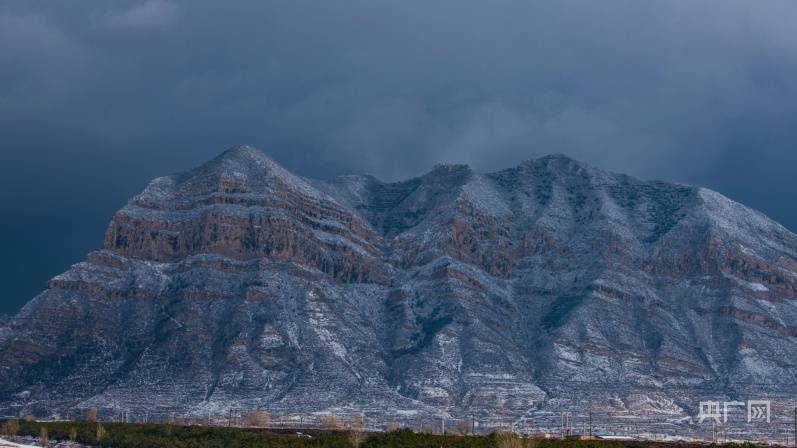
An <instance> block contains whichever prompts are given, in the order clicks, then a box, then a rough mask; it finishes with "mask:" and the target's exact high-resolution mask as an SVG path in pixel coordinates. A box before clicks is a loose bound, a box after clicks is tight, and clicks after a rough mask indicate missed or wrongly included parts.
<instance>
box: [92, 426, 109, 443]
mask: <svg viewBox="0 0 797 448" xmlns="http://www.w3.org/2000/svg"><path fill="white" fill-rule="evenodd" d="M107 434H108V433H107V431H105V427H104V426H102V425H101V424H99V423H98V424H97V432H96V433H95V437H94V439H95V440H96V441H97V442H99V441H101V440H102V439H104V438H105V436H106V435H107Z"/></svg>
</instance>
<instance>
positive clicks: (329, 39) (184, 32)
mask: <svg viewBox="0 0 797 448" xmlns="http://www.w3.org/2000/svg"><path fill="white" fill-rule="evenodd" d="M795 23H797V2H794V1H787V0H784V1H778V0H767V1H751V0H716V1H699V0H690V1H680V0H679V1H672V2H666V1H640V0H629V1H609V0H601V1H589V0H582V1H577V2H576V1H568V0H552V1H545V2H538V1H520V0H518V1H504V0H490V1H479V2H476V1H470V0H457V1H445V0H422V1H408V0H402V1H390V2H386V1H385V2H383V1H378V0H363V1H321V0H312V1H303V0H290V1H251V2H250V1H232V0H225V1H217V2H209V1H204V0H191V1H169V0H146V1H114V2H108V1H90V0H80V1H78V0H75V1H52V0H47V1H35V0H20V1H16V0H3V1H2V2H0V210H2V214H3V215H2V218H3V219H2V220H0V247H2V250H3V256H2V257H0V260H1V261H0V284H2V286H3V289H2V291H0V312H6V313H9V312H13V311H15V310H16V309H17V308H18V307H19V306H21V304H22V303H24V302H25V301H27V300H28V299H30V298H31V297H33V296H34V295H35V294H36V293H37V292H38V291H40V290H41V289H42V288H43V286H44V282H45V281H46V280H47V279H48V278H50V277H52V276H53V275H55V274H57V273H59V272H61V271H63V270H65V269H66V268H67V267H68V266H69V265H70V264H72V263H74V262H77V261H80V260H81V259H83V258H84V257H85V254H86V253H87V252H88V251H90V250H92V249H94V248H96V247H98V246H99V245H100V242H101V240H102V234H103V232H104V230H105V227H106V225H107V224H108V222H109V220H110V218H111V215H112V214H113V212H114V211H115V210H116V209H118V208H120V207H121V206H122V205H123V204H124V203H125V201H126V200H127V198H128V197H130V196H131V195H133V194H135V193H137V192H138V191H140V190H141V189H142V188H143V187H144V185H145V184H146V183H147V181H148V180H149V179H151V178H153V177H156V176H159V175H163V174H168V173H172V172H176V171H181V170H185V169H188V168H191V167H193V166H195V165H197V164H199V163H201V162H203V161H205V160H207V159H209V158H211V157H213V156H214V155H216V154H217V153H219V152H221V151H222V150H223V149H225V148H227V147H230V146H232V145H235V144H239V143H246V144H250V145H253V146H256V147H259V148H261V149H263V150H264V151H266V152H267V153H268V154H270V155H271V156H272V157H273V158H274V159H276V160H277V161H279V162H281V163H282V164H283V165H285V166H286V167H287V168H289V169H291V170H292V171H294V172H296V173H298V174H301V175H305V176H310V177H320V178H327V177H331V176H334V175H336V174H342V173H362V172H368V173H371V174H374V175H376V176H378V177H381V178H383V179H386V180H391V179H400V178H406V177H409V176H414V175H418V174H422V173H424V172H425V171H427V170H429V168H430V167H431V166H432V165H433V164H434V163H436V162H458V163H468V164H470V165H472V166H473V167H474V168H476V169H477V170H481V171H489V170H493V169H496V168H503V167H509V166H512V165H514V164H516V163H518V162H519V161H522V160H526V159H530V158H536V157H539V156H541V155H545V154H549V153H564V154H567V155H570V156H572V157H575V158H578V159H581V160H583V161H585V162H588V163H591V164H594V165H597V166H600V167H602V168H606V169H610V170H613V171H620V172H626V173H629V174H632V175H635V176H638V177H642V178H647V179H651V178H655V179H664V180H671V181H678V182H685V183H690V184H696V185H703V186H708V187H710V188H713V189H715V190H718V191H720V192H722V193H723V194H725V195H727V196H730V197H731V198H733V199H735V200H738V201H741V202H743V203H745V204H747V205H750V206H752V207H754V208H757V209H759V210H762V211H763V212H765V213H767V214H768V215H770V216H771V217H773V218H774V219H776V220H778V221H780V222H781V223H783V224H784V225H786V226H787V227H789V228H790V229H792V230H796V229H797V207H795V204H794V197H795V193H797V181H795V178H794V170H795V167H797V81H795V80H797V26H795Z"/></svg>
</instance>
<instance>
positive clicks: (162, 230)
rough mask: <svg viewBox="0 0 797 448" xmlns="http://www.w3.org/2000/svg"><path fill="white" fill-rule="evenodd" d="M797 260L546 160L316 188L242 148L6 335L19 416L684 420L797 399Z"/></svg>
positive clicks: (152, 192) (7, 382) (735, 225)
mask: <svg viewBox="0 0 797 448" xmlns="http://www.w3.org/2000/svg"><path fill="white" fill-rule="evenodd" d="M795 304H797V236H795V235H794V234H792V233H790V232H789V231H788V230H786V229H785V228H783V227H782V226H780V225H778V224H777V223H775V222H773V221H771V220H769V219H767V218H766V217H765V216H763V215H762V214H760V213H758V212H756V211H753V210H751V209H749V208H746V207H744V206H742V205H740V204H738V203H735V202H733V201H731V200H729V199H727V198H725V197H723V196H722V195H720V194H718V193H716V192H713V191H710V190H706V189H702V188H694V187H689V186H683V185H673V184H667V183H662V182H643V181H639V180H637V179H634V178H631V177H628V176H624V175H618V174H613V173H608V172H604V171H601V170H598V169H595V168H591V167H589V166H586V165H584V164H582V163H579V162H577V161H574V160H571V159H568V158H566V157H563V156H549V157H544V158H541V159H538V160H532V161H529V162H525V163H523V164H521V165H519V166H517V167H514V168H510V169H506V170H503V171H499V172H496V173H490V174H479V173H475V172H473V171H472V170H471V169H470V168H468V167H467V166H460V165H441V166H437V167H435V168H434V169H433V170H432V171H431V172H429V173H428V174H426V175H424V176H421V177H419V178H415V179H411V180H408V181H404V182H397V183H385V182H381V181H379V180H377V179H374V178H372V177H368V176H343V177H340V178H336V179H333V180H330V181H313V180H308V179H303V178H300V177H298V176H295V175H293V174H291V173H289V172H287V171H286V170H285V169H283V168H282V167H280V166H279V165H278V164H276V163H275V162H274V161H272V160H271V159H269V158H268V157H266V156H265V155H264V154H263V153H261V152H260V151H258V150H255V149H252V148H249V147H237V148H233V149H231V150H228V151H226V152H224V153H223V154H222V155H220V156H219V157H217V158H216V159H214V160H212V161H210V162H208V163H206V164H205V165H203V166H201V167H199V168H197V169H195V170H192V171H189V172H186V173H184V174H180V175H175V176H168V177H162V178H158V179H155V180H154V181H152V182H151V183H150V185H149V186H147V188H146V189H145V190H144V192H143V193H142V194H140V195H139V196H136V197H134V198H133V199H132V200H130V202H129V203H128V205H127V206H126V207H124V208H123V209H122V210H120V211H119V212H118V213H117V214H116V215H115V216H114V218H113V220H112V221H111V223H110V225H109V227H108V230H107V232H106V235H105V239H104V243H103V247H102V248H101V249H99V250H98V251H96V252H92V253H91V254H89V256H88V258H87V260H86V261H84V262H81V263H78V264H76V265H74V266H73V267H72V268H71V269H70V270H68V271H67V272H65V273H63V274H61V275H59V276H57V277H55V278H53V279H52V280H51V281H50V282H49V285H48V288H47V290H45V291H44V292H42V293H41V294H40V295H38V296H37V297H35V298H34V299H33V300H31V301H30V303H28V304H27V305H26V306H25V307H24V309H23V310H22V311H21V312H20V313H19V314H18V315H17V316H16V317H15V318H13V319H11V320H10V321H9V322H7V323H6V324H5V325H4V326H2V327H0V403H2V406H3V407H5V408H6V410H7V412H10V413H18V412H27V411H28V410H31V409H33V410H38V412H63V410H65V409H70V408H85V407H89V406H99V407H104V408H118V409H130V410H135V409H148V410H156V409H160V410H164V411H174V410H177V411H180V412H184V413H196V414H205V413H210V412H225V411H226V410H228V409H231V408H236V409H255V408H265V409H268V410H277V411H281V412H310V411H323V410H326V409H331V408H338V409H344V410H346V409H348V410H357V411H359V410H366V411H372V412H380V411H381V412H384V413H390V412H394V413H395V412H399V413H400V412H404V413H405V415H409V414H410V413H412V412H418V413H420V414H432V413H439V412H441V411H446V412H448V413H449V414H451V415H458V414H461V415H466V414H467V415H470V414H482V415H487V414H490V415H495V414H502V415H510V416H512V415H514V416H520V415H524V414H526V413H528V412H529V410H530V409H537V410H540V409H542V410H545V409H550V410H557V409H560V408H562V409H564V408H573V407H580V408H581V409H584V408H601V409H618V410H631V411H640V412H642V411H653V412H669V413H673V414H679V413H681V414H683V413H686V414H692V413H694V412H696V411H697V404H696V401H697V400H698V399H700V398H702V397H706V396H712V397H714V398H718V397H739V396H741V395H744V394H747V393H750V391H752V390H755V391H757V392H756V393H759V392H760V393H765V394H768V395H767V396H772V397H776V398H777V397H787V396H791V395H793V394H794V393H797V375H795V372H797V370H795V369H794V362H795V361H794V360H795V359H797V324H795V322H797V319H796V318H797V306H795Z"/></svg>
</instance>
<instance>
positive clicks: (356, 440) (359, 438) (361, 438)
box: [349, 430, 368, 448]
mask: <svg viewBox="0 0 797 448" xmlns="http://www.w3.org/2000/svg"><path fill="white" fill-rule="evenodd" d="M367 438H368V435H367V434H366V433H365V432H363V431H358V430H354V431H351V432H349V443H351V446H352V447H354V448H360V445H362V444H363V442H365V440H366V439H367Z"/></svg>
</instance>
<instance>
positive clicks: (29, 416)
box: [25, 414, 36, 423]
mask: <svg viewBox="0 0 797 448" xmlns="http://www.w3.org/2000/svg"><path fill="white" fill-rule="evenodd" d="M25 421H26V422H28V423H30V422H35V421H36V417H34V416H33V414H26V415H25Z"/></svg>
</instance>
